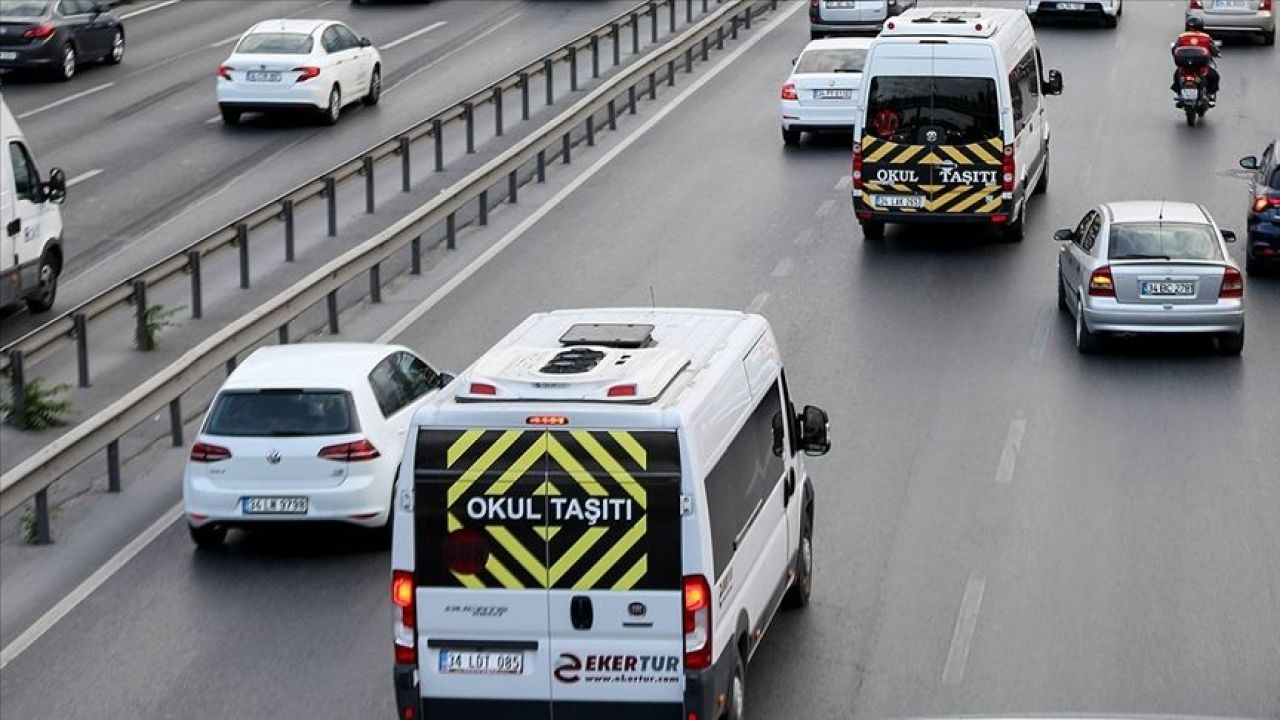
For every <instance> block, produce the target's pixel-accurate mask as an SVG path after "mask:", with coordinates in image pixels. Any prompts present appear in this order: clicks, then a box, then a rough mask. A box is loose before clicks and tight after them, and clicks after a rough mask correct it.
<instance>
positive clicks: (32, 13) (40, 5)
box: [0, 0, 49, 17]
mask: <svg viewBox="0 0 1280 720" xmlns="http://www.w3.org/2000/svg"><path fill="white" fill-rule="evenodd" d="M48 7H49V3H48V2H45V0H38V1H37V0H4V2H0V16H3V17H40V16H41V15H44V11H45V9H46V8H48Z"/></svg>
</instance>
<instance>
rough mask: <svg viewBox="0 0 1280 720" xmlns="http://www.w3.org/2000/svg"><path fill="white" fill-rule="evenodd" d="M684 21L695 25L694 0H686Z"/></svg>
mask: <svg viewBox="0 0 1280 720" xmlns="http://www.w3.org/2000/svg"><path fill="white" fill-rule="evenodd" d="M684 21H685V22H686V23H690V24H692V23H693V0H684Z"/></svg>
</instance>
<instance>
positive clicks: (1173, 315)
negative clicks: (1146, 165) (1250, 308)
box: [1054, 201, 1244, 355]
mask: <svg viewBox="0 0 1280 720" xmlns="http://www.w3.org/2000/svg"><path fill="white" fill-rule="evenodd" d="M1054 239H1055V240H1057V241H1058V243H1059V246H1060V247H1059V250H1060V252H1059V253H1058V307H1059V308H1060V309H1062V310H1063V311H1066V312H1069V313H1071V314H1072V315H1073V316H1074V317H1075V324H1076V332H1075V337H1076V348H1077V349H1079V350H1080V352H1082V353H1090V352H1095V351H1097V350H1098V349H1099V347H1100V345H1101V341H1102V338H1103V336H1105V335H1108V334H1131V333H1137V334H1140V333H1212V334H1214V335H1215V336H1216V337H1217V340H1218V349H1219V350H1220V351H1221V352H1222V353H1223V354H1224V355H1239V354H1240V352H1241V351H1242V350H1243V349H1244V277H1243V276H1242V275H1241V274H1240V269H1239V268H1238V267H1236V265H1235V263H1233V262H1232V261H1231V256H1230V255H1229V254H1228V253H1227V248H1226V245H1225V243H1228V242H1234V241H1235V233H1232V232H1230V231H1225V232H1224V231H1222V230H1219V229H1218V226H1217V224H1216V223H1215V222H1214V221H1213V218H1211V217H1209V213H1208V212H1207V211H1206V210H1205V209H1204V208H1203V207H1201V206H1199V205H1197V204H1194V203H1174V202H1161V201H1139V202H1116V203H1105V204H1102V205H1098V206H1096V207H1094V208H1092V209H1090V210H1089V212H1087V213H1085V215H1084V217H1083V218H1082V219H1081V220H1080V222H1079V224H1078V225H1076V227H1075V229H1074V230H1072V229H1065V230H1059V231H1058V232H1056V233H1054Z"/></svg>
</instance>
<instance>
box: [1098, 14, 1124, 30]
mask: <svg viewBox="0 0 1280 720" xmlns="http://www.w3.org/2000/svg"><path fill="white" fill-rule="evenodd" d="M1119 24H1120V18H1119V16H1115V17H1113V16H1111V15H1103V16H1102V27H1104V28H1111V29H1115V27H1116V26H1117V25H1119Z"/></svg>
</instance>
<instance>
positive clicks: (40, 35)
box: [22, 25, 57, 40]
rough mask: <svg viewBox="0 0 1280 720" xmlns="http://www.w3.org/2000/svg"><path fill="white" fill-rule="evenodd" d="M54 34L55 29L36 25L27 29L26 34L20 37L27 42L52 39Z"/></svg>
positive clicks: (50, 26) (49, 26)
mask: <svg viewBox="0 0 1280 720" xmlns="http://www.w3.org/2000/svg"><path fill="white" fill-rule="evenodd" d="M55 32H57V29H56V28H54V27H53V26H52V25H36V26H35V27H29V28H27V29H26V32H24V33H22V37H24V38H26V39H28V40H44V39H45V38H48V37H53V34H54V33H55Z"/></svg>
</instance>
